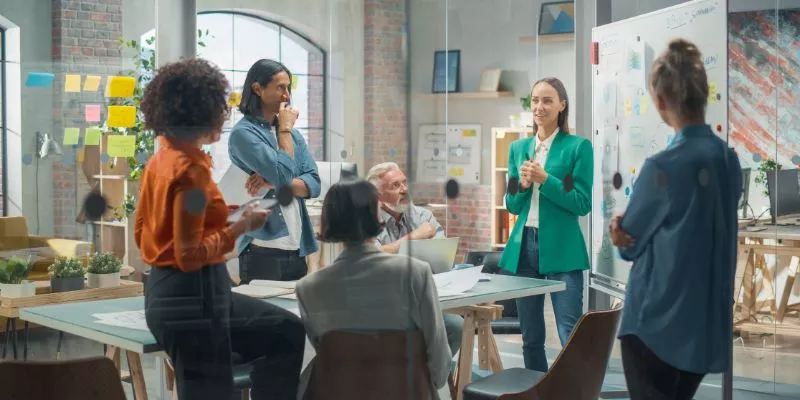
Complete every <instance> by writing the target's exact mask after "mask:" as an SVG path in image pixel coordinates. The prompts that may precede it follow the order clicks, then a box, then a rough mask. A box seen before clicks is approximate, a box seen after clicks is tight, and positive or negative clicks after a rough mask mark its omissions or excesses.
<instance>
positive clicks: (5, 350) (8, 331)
mask: <svg viewBox="0 0 800 400" xmlns="http://www.w3.org/2000/svg"><path fill="white" fill-rule="evenodd" d="M9 335H11V318H6V334H5V335H4V338H3V339H4V340H3V358H6V354H7V353H8V341H9V340H11V338H10V337H9Z"/></svg>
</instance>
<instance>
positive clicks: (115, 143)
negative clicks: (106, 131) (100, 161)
mask: <svg viewBox="0 0 800 400" xmlns="http://www.w3.org/2000/svg"><path fill="white" fill-rule="evenodd" d="M107 139H108V146H107V147H106V152H107V153H108V156H109V157H133V156H134V154H135V153H136V136H134V135H127V136H123V135H109V136H108V138H107Z"/></svg>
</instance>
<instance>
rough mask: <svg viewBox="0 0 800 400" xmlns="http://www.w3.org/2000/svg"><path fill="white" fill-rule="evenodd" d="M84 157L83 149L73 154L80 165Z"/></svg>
mask: <svg viewBox="0 0 800 400" xmlns="http://www.w3.org/2000/svg"><path fill="white" fill-rule="evenodd" d="M84 155H85V154H84V152H83V149H80V150H78V151H76V152H75V158H76V159H77V160H78V162H79V163H82V162H83V159H84Z"/></svg>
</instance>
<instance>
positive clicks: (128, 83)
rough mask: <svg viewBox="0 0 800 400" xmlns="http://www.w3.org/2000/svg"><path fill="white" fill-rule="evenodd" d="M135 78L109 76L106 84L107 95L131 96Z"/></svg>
mask: <svg viewBox="0 0 800 400" xmlns="http://www.w3.org/2000/svg"><path fill="white" fill-rule="evenodd" d="M134 87H136V79H134V78H133V77H132V76H109V77H108V84H106V96H107V97H131V96H133V88H134Z"/></svg>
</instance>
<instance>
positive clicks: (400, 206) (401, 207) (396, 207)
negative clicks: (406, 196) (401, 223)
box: [383, 200, 412, 214]
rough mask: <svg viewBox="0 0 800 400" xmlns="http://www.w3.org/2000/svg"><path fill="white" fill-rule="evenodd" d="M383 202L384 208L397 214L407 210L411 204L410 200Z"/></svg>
mask: <svg viewBox="0 0 800 400" xmlns="http://www.w3.org/2000/svg"><path fill="white" fill-rule="evenodd" d="M383 204H384V206H385V207H386V208H388V209H389V210H392V211H394V212H396V213H398V214H403V213H405V212H406V211H408V209H409V208H411V205H412V203H411V200H408V201H406V202H403V201H398V202H397V204H386V203H383Z"/></svg>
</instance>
